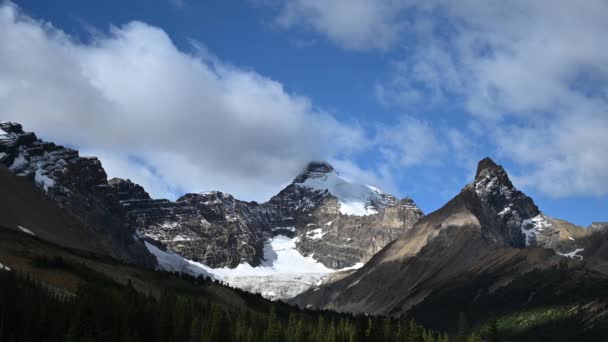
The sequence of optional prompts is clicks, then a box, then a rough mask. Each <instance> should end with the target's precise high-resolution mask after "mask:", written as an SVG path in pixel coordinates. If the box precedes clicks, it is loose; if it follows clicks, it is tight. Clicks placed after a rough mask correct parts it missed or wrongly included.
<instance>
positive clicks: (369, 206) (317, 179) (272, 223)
mask: <svg viewBox="0 0 608 342" xmlns="http://www.w3.org/2000/svg"><path fill="white" fill-rule="evenodd" d="M127 183H128V181H121V180H113V181H112V182H111V185H112V186H114V187H115V188H116V189H117V190H118V192H119V193H121V194H123V195H122V196H123V197H121V204H122V205H123V207H124V209H125V210H126V211H127V213H128V214H127V215H128V217H129V220H130V222H131V224H132V225H134V226H136V227H137V229H138V232H139V233H140V234H142V235H145V236H148V237H150V238H153V239H156V240H159V241H161V242H163V243H164V244H166V245H167V246H169V247H170V248H171V249H173V250H175V251H176V252H178V253H180V254H182V255H184V256H185V257H187V258H189V259H191V260H194V261H198V262H201V263H203V264H205V265H208V266H210V267H214V268H218V267H231V268H233V267H236V266H237V265H239V264H242V263H248V264H250V265H252V266H257V265H259V264H260V263H261V262H262V261H263V260H264V255H263V249H264V243H265V242H266V241H268V239H270V238H272V237H273V236H276V235H286V236H288V237H291V238H297V242H296V248H297V250H298V251H300V252H301V253H302V254H304V255H314V258H315V259H316V260H318V261H319V262H321V263H323V264H324V265H325V266H327V267H330V268H333V269H339V268H344V267H349V266H354V265H356V264H357V263H361V262H364V261H366V260H368V259H369V258H370V257H371V256H372V255H373V254H374V253H376V252H377V251H379V250H380V249H381V248H382V247H384V246H385V245H386V244H388V243H389V242H390V241H392V240H394V239H396V238H397V237H398V236H399V235H400V234H402V233H403V232H404V231H406V230H407V229H409V228H410V227H412V226H413V224H414V223H415V222H416V221H417V220H418V219H420V218H421V217H422V216H423V214H422V211H421V210H420V209H419V208H418V207H417V206H416V204H415V203H414V202H413V201H412V200H411V199H404V200H402V201H399V200H397V199H396V198H395V197H393V196H390V195H387V194H384V193H383V192H382V191H380V190H378V189H375V188H373V187H369V186H366V185H360V184H356V183H352V182H349V181H347V180H346V179H344V178H342V177H341V176H339V174H338V173H337V172H336V171H335V170H334V169H333V167H331V165H329V164H327V163H324V162H311V163H310V164H309V165H308V166H307V167H306V169H305V170H304V171H303V172H302V173H301V174H300V175H298V176H297V177H296V178H295V180H294V181H293V182H292V183H291V184H290V185H288V186H287V187H286V188H285V189H283V190H282V191H280V192H279V193H278V194H277V195H276V196H274V197H272V198H271V199H270V200H269V201H268V202H265V203H261V204H260V203H256V202H244V201H239V200H237V199H235V198H234V197H232V196H231V195H229V194H224V193H221V192H207V193H202V194H186V195H184V196H182V197H181V198H179V199H178V200H177V201H176V202H170V201H167V200H153V199H150V198H146V197H145V196H142V195H141V194H140V193H141V191H140V192H133V196H132V197H129V195H128V194H129V193H130V192H129V191H132V190H131V189H133V186H132V185H129V184H127ZM120 189H123V190H120ZM127 190H128V191H127Z"/></svg>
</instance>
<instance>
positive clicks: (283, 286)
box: [146, 235, 363, 300]
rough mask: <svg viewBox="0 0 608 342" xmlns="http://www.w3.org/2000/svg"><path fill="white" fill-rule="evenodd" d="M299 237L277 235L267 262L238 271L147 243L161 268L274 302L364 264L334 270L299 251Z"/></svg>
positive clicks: (268, 248)
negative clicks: (205, 277)
mask: <svg viewBox="0 0 608 342" xmlns="http://www.w3.org/2000/svg"><path fill="white" fill-rule="evenodd" d="M297 242H298V238H297V237H296V238H289V237H287V236H284V235H277V236H275V237H273V238H272V239H270V240H269V241H268V242H267V243H266V244H265V245H264V259H265V260H264V261H263V262H262V264H261V265H260V266H256V267H253V266H251V265H249V264H248V263H242V264H240V265H238V266H237V267H235V268H228V267H223V268H210V267H209V266H207V265H204V264H201V263H198V262H195V261H192V260H187V259H185V258H183V257H182V256H180V255H179V254H177V253H174V252H172V251H170V250H167V251H162V250H160V249H159V248H158V247H156V246H154V245H152V244H150V243H148V242H146V247H147V248H148V250H149V251H150V252H151V253H152V254H154V255H155V256H156V258H157V260H158V263H159V268H160V269H162V270H165V271H172V272H184V273H188V274H191V275H194V276H197V275H199V274H203V275H210V276H211V277H212V278H214V279H219V280H222V281H224V282H226V283H228V284H229V285H230V286H233V287H237V288H240V289H242V290H245V291H249V292H252V293H259V294H261V295H262V296H264V297H266V298H268V299H271V300H277V299H282V300H285V299H289V298H293V297H295V296H296V295H298V294H300V293H302V292H304V291H306V290H308V289H309V288H311V287H313V286H316V285H320V284H321V282H322V281H323V280H324V279H325V278H327V277H328V276H329V275H331V274H332V273H334V272H336V271H344V270H349V269H356V268H359V267H361V266H363V264H362V263H360V264H356V265H354V266H352V267H349V268H345V269H341V270H334V269H331V268H327V267H326V266H325V265H323V264H322V263H320V262H318V261H316V260H315V259H314V258H313V256H312V255H310V256H304V255H302V254H300V252H298V251H297V250H296V243H297Z"/></svg>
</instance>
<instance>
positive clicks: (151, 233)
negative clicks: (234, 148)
mask: <svg viewBox="0 0 608 342" xmlns="http://www.w3.org/2000/svg"><path fill="white" fill-rule="evenodd" d="M0 164H2V165H4V166H6V167H7V168H8V170H10V171H11V172H12V173H14V174H15V175H17V176H19V177H24V178H28V179H31V180H32V181H33V183H35V184H36V185H37V186H38V187H39V188H40V189H42V190H43V191H44V193H45V194H46V196H48V197H49V198H51V199H52V200H53V201H55V202H57V204H58V205H59V206H60V207H61V208H64V209H65V210H67V211H68V212H70V213H71V214H72V215H74V216H75V217H76V218H78V219H79V220H80V221H81V222H82V223H83V224H84V225H86V226H91V227H95V229H96V230H99V231H100V232H102V233H104V232H105V233H104V234H108V235H110V236H112V241H114V242H115V243H116V244H118V246H117V247H116V248H113V249H112V253H114V254H113V255H115V256H117V257H121V258H124V259H127V260H129V261H132V262H137V263H140V264H142V265H145V266H147V267H152V266H154V264H155V263H156V262H155V260H154V257H153V256H152V255H150V253H149V252H152V254H154V256H156V259H157V261H158V262H160V263H161V264H163V265H161V266H162V267H164V268H166V269H170V270H172V271H175V270H179V269H183V271H185V272H189V273H193V272H191V270H192V269H193V267H195V268H196V272H194V273H196V274H201V273H204V272H203V271H201V269H204V270H210V271H213V269H222V268H227V269H228V270H230V269H234V268H235V267H237V266H239V267H240V266H242V265H246V266H247V267H257V266H264V267H273V266H272V262H273V258H274V255H275V254H276V251H273V250H272V248H269V246H273V245H272V241H278V240H273V239H274V238H275V237H280V236H284V237H285V238H288V239H289V240H290V242H289V243H283V245H285V246H289V248H293V251H291V252H290V253H292V252H293V253H296V254H299V255H301V257H302V258H308V259H310V260H311V261H313V262H315V263H319V265H321V266H319V267H317V266H314V267H313V269H321V270H323V272H322V273H323V276H324V275H325V274H326V273H327V272H329V271H331V270H337V269H343V268H353V267H357V266H358V265H360V264H362V263H363V262H365V261H367V260H368V259H369V258H371V257H372V255H374V254H375V253H376V252H377V251H379V250H380V249H381V248H383V247H384V246H385V245H386V244H388V243H390V242H391V241H393V240H394V239H396V238H397V237H398V236H400V235H401V234H403V233H404V232H405V231H407V230H408V229H409V228H411V227H412V226H413V225H414V223H415V222H416V221H418V220H419V219H420V218H421V217H422V216H423V213H422V211H421V210H420V209H419V208H418V207H417V206H416V204H415V203H414V202H413V200H411V199H409V198H405V199H403V200H398V199H397V198H395V197H394V196H391V195H388V194H385V193H384V192H382V191H381V190H379V189H377V188H374V187H371V186H368V185H364V184H358V183H356V182H352V181H350V180H348V179H346V178H344V177H343V176H341V175H340V174H339V173H338V172H336V171H335V170H334V169H333V167H332V166H331V165H329V164H328V163H326V162H318V161H317V162H311V163H309V164H308V165H307V166H306V168H305V169H304V170H303V171H302V173H300V174H299V175H298V176H297V177H295V179H294V181H293V182H292V183H291V184H289V185H288V186H287V187H286V188H285V189H283V190H281V191H280V192H279V193H278V194H277V195H275V196H273V197H272V198H271V199H270V200H269V201H267V202H265V203H257V202H245V201H240V200H238V199H236V198H234V197H233V196H231V195H229V194H225V193H222V192H218V191H213V192H206V193H199V194H186V195H184V196H182V197H180V198H178V199H177V200H176V201H169V200H166V199H153V198H151V197H150V195H149V194H148V193H147V192H146V190H145V189H144V188H143V187H141V186H140V185H138V184H135V183H133V182H131V181H130V180H123V179H118V178H114V179H110V180H107V176H106V173H105V171H104V169H103V167H102V165H101V163H100V161H99V160H98V159H97V158H95V157H82V156H80V155H79V153H78V151H76V150H73V149H70V148H66V147H63V146H58V145H55V144H53V143H50V142H46V141H43V140H40V139H38V138H37V137H36V136H35V135H34V133H29V132H24V131H23V129H22V127H21V125H19V124H16V123H7V122H3V123H2V124H0ZM144 241H146V242H145V243H144ZM281 241H282V240H281ZM165 247H168V248H170V249H171V250H173V251H175V252H177V253H178V254H172V253H173V252H172V251H170V250H166V248H165ZM180 255H182V256H184V257H185V258H186V259H189V260H191V261H192V263H194V264H192V263H188V262H187V261H184V260H177V259H178V257H179V256H180ZM298 258H299V256H298ZM308 259H306V260H308ZM192 265H194V266H192ZM269 265H270V266H269ZM306 272H308V271H306ZM288 278H289V277H288ZM292 278H293V277H292ZM309 278H310V277H309ZM310 279H317V280H318V279H320V278H319V276H314V277H312V278H310ZM283 280H285V279H283ZM267 281H268V282H272V281H274V279H267ZM286 281H287V282H289V281H291V278H289V279H287V280H286ZM291 286H292V287H293V286H295V284H291ZM298 286H299V285H298Z"/></svg>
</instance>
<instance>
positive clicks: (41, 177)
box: [34, 169, 55, 191]
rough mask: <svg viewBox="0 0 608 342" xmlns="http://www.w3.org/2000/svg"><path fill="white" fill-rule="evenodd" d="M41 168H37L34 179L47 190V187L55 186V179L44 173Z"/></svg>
mask: <svg viewBox="0 0 608 342" xmlns="http://www.w3.org/2000/svg"><path fill="white" fill-rule="evenodd" d="M43 172H44V170H43V169H37V170H36V174H35V176H34V181H35V182H36V184H38V186H42V188H43V189H44V191H49V188H52V187H54V186H55V180H54V179H52V178H50V177H49V176H47V175H45V174H44V173H43Z"/></svg>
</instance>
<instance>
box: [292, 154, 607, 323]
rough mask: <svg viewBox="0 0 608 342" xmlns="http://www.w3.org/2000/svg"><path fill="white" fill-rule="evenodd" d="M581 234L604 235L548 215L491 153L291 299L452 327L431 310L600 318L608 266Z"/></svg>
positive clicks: (477, 316)
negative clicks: (356, 256)
mask: <svg viewBox="0 0 608 342" xmlns="http://www.w3.org/2000/svg"><path fill="white" fill-rule="evenodd" d="M597 231H598V232H603V231H604V230H603V229H600V228H598V229H597ZM582 236H585V237H586V239H590V240H593V239H594V238H598V236H599V235H594V234H592V233H591V231H590V230H585V229H583V228H581V227H576V226H574V225H572V224H569V223H567V222H565V221H561V220H557V219H553V218H551V217H548V216H546V215H544V214H543V213H542V212H540V210H539V209H538V207H537V206H536V205H535V204H534V201H533V200H532V199H531V198H530V197H528V196H526V195H525V194H524V193H522V192H521V191H519V190H517V189H516V188H515V187H514V186H513V184H512V183H511V181H510V180H509V177H508V175H507V173H506V172H505V170H504V169H503V168H502V167H501V166H499V165H497V164H496V163H494V161H492V160H491V159H484V160H482V161H480V162H479V165H478V170H477V173H476V177H475V180H474V181H473V182H472V183H470V184H468V185H467V186H465V187H464V188H463V189H462V191H461V192H460V193H459V194H458V195H457V196H456V197H454V198H453V199H452V200H450V201H449V202H448V203H447V204H445V205H444V206H443V207H442V208H440V209H439V210H437V211H435V212H433V213H431V214H429V215H427V216H425V217H424V218H422V219H421V220H420V221H418V223H416V224H415V225H414V227H413V228H411V229H409V230H408V231H406V232H405V233H404V234H403V235H402V236H401V237H399V239H397V240H395V241H394V242H392V243H390V244H389V245H387V246H386V247H385V248H384V249H382V250H381V251H380V252H379V253H377V254H376V255H375V256H374V257H373V258H372V259H371V260H370V261H369V262H367V263H366V264H365V265H364V266H363V267H361V268H360V269H358V270H356V271H355V272H353V273H352V274H350V275H346V276H341V277H335V278H333V279H332V278H329V279H327V280H326V281H325V283H324V284H322V285H321V286H318V287H316V288H313V289H311V290H308V291H306V292H305V293H303V294H301V295H299V296H297V297H296V298H295V299H294V300H293V302H294V303H295V304H298V305H300V306H302V307H313V308H323V309H334V310H338V311H347V312H366V313H373V314H391V315H401V314H409V315H413V317H415V318H417V319H419V320H420V321H421V322H423V323H425V324H429V326H430V327H442V328H445V329H448V330H452V331H454V330H455V329H456V327H455V325H451V326H444V325H442V322H441V321H438V320H437V319H435V318H434V317H436V315H437V314H438V313H441V314H442V316H443V317H446V316H450V315H451V316H453V317H456V316H458V314H459V312H465V313H466V314H467V316H469V318H470V319H471V320H472V322H473V323H474V324H483V323H484V322H487V320H488V319H490V318H491V316H495V317H496V318H501V319H503V320H506V319H507V317H508V315H510V314H514V313H515V312H517V310H520V311H526V312H527V311H534V310H541V311H542V310H549V309H556V308H560V309H563V310H566V311H567V312H568V315H569V316H568V317H569V318H572V319H573V320H574V319H576V320H580V321H581V322H584V324H588V325H593V324H594V323H593V319H598V320H599V321H601V320H604V322H605V319H606V314H607V313H608V301H606V299H605V298H607V297H605V295H606V294H607V292H606V291H608V290H607V289H606V287H605V285H606V284H607V281H608V276H607V275H606V274H605V273H601V272H599V271H598V268H597V267H595V265H596V264H595V263H592V264H589V263H588V262H583V261H581V259H583V258H584V256H582V255H581V254H580V252H582V250H581V248H582V247H579V246H578V245H577V243H582V242H583V241H585V239H583V238H582ZM579 238H580V241H579ZM544 247H547V248H544ZM551 248H553V249H554V250H553V249H551ZM565 248H571V249H565ZM595 250H596V251H600V250H602V248H599V247H598V248H596V249H595ZM558 253H559V254H562V255H561V256H560V255H559V254H558ZM598 253H599V254H602V253H605V249H603V251H602V252H598ZM585 307H588V308H593V310H585V309H583V308H585ZM575 316H576V317H575ZM594 317H595V318H594ZM577 322H578V321H577ZM581 324H582V323H581Z"/></svg>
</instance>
